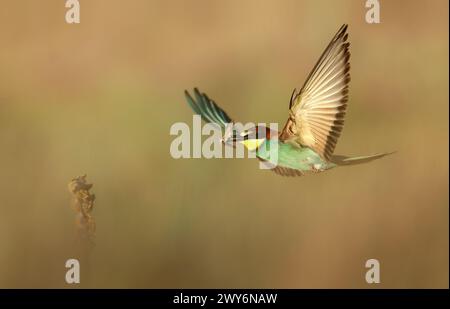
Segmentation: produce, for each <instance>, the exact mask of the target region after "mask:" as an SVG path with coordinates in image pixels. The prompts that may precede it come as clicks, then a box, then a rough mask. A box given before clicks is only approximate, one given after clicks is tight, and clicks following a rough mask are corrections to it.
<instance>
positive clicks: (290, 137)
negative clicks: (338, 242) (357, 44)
mask: <svg viewBox="0 0 450 309" xmlns="http://www.w3.org/2000/svg"><path fill="white" fill-rule="evenodd" d="M347 38H348V34H347V25H343V26H342V27H341V28H340V29H339V31H338V32H337V33H336V35H335V36H334V37H333V39H332V40H331V42H330V43H329V44H328V46H327V48H326V49H325V51H324V52H323V54H322V55H321V57H320V58H319V60H318V62H317V63H316V65H315V66H314V68H313V69H312V71H311V73H310V74H309V76H308V78H307V79H306V82H305V83H304V85H303V87H302V88H301V89H300V91H297V90H296V89H294V91H293V93H292V95H291V99H290V101H289V118H288V120H287V122H286V124H285V126H284V128H283V130H282V131H281V132H280V133H278V132H273V131H271V130H270V129H269V128H267V127H264V126H255V127H254V128H252V129H250V130H244V131H243V132H238V134H227V133H226V135H225V137H224V140H223V141H224V143H225V144H227V143H228V144H229V143H230V142H231V143H232V144H235V143H236V142H240V143H242V144H244V146H245V147H246V148H247V149H248V150H249V151H254V152H255V153H256V157H257V158H258V159H260V160H262V161H266V162H271V163H272V164H273V165H274V166H275V167H274V168H273V169H272V170H273V171H275V172H276V173H278V174H280V175H286V176H298V175H303V174H305V173H306V172H322V171H324V170H328V169H330V168H333V167H336V166H340V165H353V164H360V163H366V162H370V161H372V160H375V159H378V158H381V157H383V156H385V155H388V154H389V153H382V154H376V155H371V156H361V157H347V156H339V155H333V151H334V148H335V147H336V143H337V141H338V138H339V136H340V134H341V131H342V128H343V126H344V116H345V112H346V108H347V100H348V84H349V82H350V62H349V59H350V52H349V46H350V43H348V42H347ZM185 95H186V99H187V101H188V103H189V105H190V106H191V107H192V109H193V110H194V112H195V113H197V114H199V115H200V116H201V117H202V119H203V120H205V121H206V122H211V123H217V124H218V125H220V126H221V127H223V128H226V127H227V124H230V123H233V121H232V119H231V118H230V117H229V116H228V115H227V114H226V113H225V112H224V111H223V110H222V109H221V108H220V107H219V106H218V105H217V104H216V103H215V102H214V101H212V100H211V99H209V98H208V96H207V95H206V94H204V93H200V92H199V91H198V89H196V88H195V89H194V95H195V98H196V99H195V100H194V99H193V98H192V97H191V95H190V94H189V93H188V92H187V91H185ZM261 133H263V134H261ZM273 136H278V141H277V145H278V157H277V160H276V161H273V162H272V160H271V156H270V155H269V152H270V147H267V144H268V141H270V139H271V137H273Z"/></svg>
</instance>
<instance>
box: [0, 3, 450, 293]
mask: <svg viewBox="0 0 450 309" xmlns="http://www.w3.org/2000/svg"><path fill="white" fill-rule="evenodd" d="M64 2H65V1H62V0H61V1H55V0H46V1H43V0H41V1H35V0H28V1H25V0H24V1H15V0H14V1H13V0H2V1H1V2H0V38H1V48H0V151H1V152H0V172H1V177H0V213H1V214H0V287H2V288H12V287H26V288H37V287H40V288H47V287H69V286H68V285H67V284H65V281H64V277H65V271H66V269H65V267H64V264H65V261H66V260H67V259H69V258H73V257H77V258H80V259H81V260H82V265H81V282H82V284H81V286H83V287H95V288H99V287H114V288H132V287H138V288H156V287H161V288H162V287H173V288H175V287H190V288H200V287H202V288H214V287H215V288H220V287H222V288H223V287H236V288H249V287H258V288H275V287H276V288H318V287H323V288H374V286H369V285H368V284H366V282H365V280H364V275H365V271H366V269H365V267H364V264H365V261H366V260H368V259H370V258H376V259H378V260H379V261H380V263H381V281H382V283H381V284H380V285H378V286H377V287H385V288H425V287H429V288H444V287H447V288H448V286H449V281H448V280H449V279H448V278H449V268H448V265H449V264H448V262H449V255H448V253H449V212H448V210H449V207H448V206H449V195H448V177H449V165H448V155H449V153H448V146H449V145H448V138H449V136H448V130H449V127H448V123H449V122H448V112H449V110H448V106H449V105H448V100H449V92H448V82H449V80H448V79H449V78H448V76H449V74H448V73H449V72H448V65H449V63H448V54H449V50H448V43H449V42H448V1H446V0H442V1H437V0H436V1H428V2H427V3H426V4H424V3H423V1H406V0H405V1H399V0H398V1H382V3H381V5H382V6H381V24H378V25H376V24H372V25H370V24H367V23H366V22H365V20H364V16H365V13H366V8H365V7H364V3H365V1H362V0H351V1H339V2H338V1H317V0H314V1H313V0H311V1H275V0H271V1H257V0H245V1H240V0H239V1H238V0H231V1H219V0H214V1H211V0H204V1H197V0H195V1H189V2H188V1H181V0H180V1H148V0H132V1H120V0H109V1H106V0H89V1H85V0H81V1H80V3H81V24H79V25H68V24H66V23H65V20H64V16H65V12H66V9H65V7H64ZM343 23H349V32H350V41H351V43H352V46H351V52H352V58H351V63H352V72H351V74H352V82H351V89H350V101H349V110H348V114H347V121H346V126H345V129H344V132H343V135H342V137H341V139H340V142H339V144H338V147H337V150H336V153H340V154H349V155H351V154H372V153H377V152H382V151H393V150H396V151H397V153H396V154H395V155H393V156H390V157H387V158H384V159H382V160H379V161H376V162H374V163H371V164H368V165H361V166H355V167H349V168H341V169H335V170H332V171H330V172H327V173H323V174H319V175H312V176H308V177H301V178H283V177H279V176H277V175H275V174H272V173H271V172H269V171H264V170H260V169H258V164H257V162H256V161H255V160H249V159H235V160H230V159H228V160H225V159H222V160H219V159H217V160H206V159H191V160H175V159H172V158H171V156H170V154H169V146H170V143H171V141H172V140H173V137H171V136H170V135H169V128H170V126H171V125H172V124H173V123H174V122H178V121H185V122H188V123H191V121H192V113H191V111H190V110H189V108H188V107H187V105H186V103H185V101H184V97H183V90H184V89H185V88H191V87H194V86H199V87H200V88H201V90H203V91H205V92H207V93H208V94H209V95H210V96H211V97H212V98H214V99H215V100H216V101H217V102H218V103H219V104H221V105H222V106H223V107H224V108H225V110H226V111H227V112H228V113H229V114H230V115H231V116H233V117H234V118H236V119H238V120H242V121H245V122H246V121H255V122H258V121H260V122H279V123H280V126H281V125H283V123H284V121H285V120H286V117H287V106H288V99H289V96H290V94H291V91H292V89H293V88H294V87H299V86H301V85H302V84H303V81H304V79H305V77H306V76H307V74H308V73H309V70H310V69H311V68H312V66H313V65H314V63H315V61H316V60H317V59H318V57H319V55H320V53H321V52H322V51H323V49H324V48H325V46H326V45H327V44H328V42H329V40H330V39H331V37H332V36H333V35H334V33H335V32H336V31H337V30H338V28H339V27H340V26H341V24H343ZM84 173H87V174H88V180H89V181H91V182H93V183H94V188H93V192H94V193H95V194H96V195H97V201H96V204H95V210H94V213H93V214H94V217H95V219H96V222H97V237H96V246H95V248H94V249H93V250H92V251H91V252H90V253H86V252H83V251H82V250H80V248H79V246H80V244H79V243H78V242H77V239H76V228H75V223H74V220H75V213H74V211H73V209H71V207H70V203H71V194H70V193H69V191H68V189H67V184H68V182H69V181H70V179H71V178H72V177H75V176H78V175H81V174H84Z"/></svg>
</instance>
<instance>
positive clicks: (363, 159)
mask: <svg viewBox="0 0 450 309" xmlns="http://www.w3.org/2000/svg"><path fill="white" fill-rule="evenodd" d="M393 153H394V152H386V153H379V154H375V155H371V156H360V157H347V156H340V155H333V156H332V157H331V160H330V161H331V162H332V163H334V164H336V165H356V164H362V163H368V162H371V161H373V160H377V159H380V158H382V157H385V156H387V155H390V154H393Z"/></svg>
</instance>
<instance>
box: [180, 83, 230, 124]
mask: <svg viewBox="0 0 450 309" xmlns="http://www.w3.org/2000/svg"><path fill="white" fill-rule="evenodd" d="M184 95H185V96H186V100H187V102H188V104H189V105H190V106H191V108H192V109H193V110H194V112H195V113H196V114H198V115H200V116H201V117H202V119H203V120H204V121H206V122H210V123H217V124H218V125H220V126H221V127H224V128H225V127H226V125H227V124H228V123H232V122H233V121H232V120H231V118H230V117H229V116H228V115H227V113H225V111H224V110H223V109H221V108H220V107H219V106H218V105H217V104H216V103H215V102H214V101H213V100H211V99H210V98H208V96H207V95H206V94H205V93H200V91H199V90H198V89H197V88H194V96H195V98H196V99H195V100H194V99H193V98H192V97H191V95H190V94H189V92H187V91H186V90H185V91H184Z"/></svg>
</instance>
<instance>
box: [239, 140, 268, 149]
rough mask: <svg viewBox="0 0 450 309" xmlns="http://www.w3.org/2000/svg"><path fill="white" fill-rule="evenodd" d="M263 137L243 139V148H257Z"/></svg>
mask: <svg viewBox="0 0 450 309" xmlns="http://www.w3.org/2000/svg"><path fill="white" fill-rule="evenodd" d="M264 140H265V139H264V138H260V139H247V140H244V141H241V143H242V144H243V145H244V146H245V148H247V149H248V150H250V151H253V150H255V149H257V148H258V147H259V146H261V144H262V143H263V142H264Z"/></svg>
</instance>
